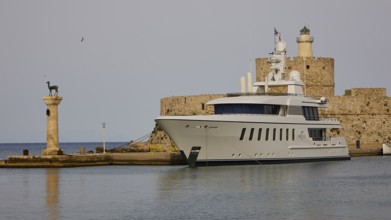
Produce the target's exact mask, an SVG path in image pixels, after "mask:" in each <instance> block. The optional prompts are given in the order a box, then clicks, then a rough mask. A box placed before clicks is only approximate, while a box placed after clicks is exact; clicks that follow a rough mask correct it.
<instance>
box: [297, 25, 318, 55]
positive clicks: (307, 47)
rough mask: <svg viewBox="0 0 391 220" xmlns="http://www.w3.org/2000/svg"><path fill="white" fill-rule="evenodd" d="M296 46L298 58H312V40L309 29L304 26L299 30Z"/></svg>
mask: <svg viewBox="0 0 391 220" xmlns="http://www.w3.org/2000/svg"><path fill="white" fill-rule="evenodd" d="M296 42H297V45H298V55H297V56H299V57H313V55H312V42H314V38H313V37H311V36H310V29H308V28H307V27H306V26H304V27H303V29H301V30H300V37H297V38H296Z"/></svg>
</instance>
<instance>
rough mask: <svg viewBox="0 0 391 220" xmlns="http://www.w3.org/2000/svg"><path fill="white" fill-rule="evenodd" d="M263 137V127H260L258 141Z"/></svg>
mask: <svg viewBox="0 0 391 220" xmlns="http://www.w3.org/2000/svg"><path fill="white" fill-rule="evenodd" d="M261 137H262V128H260V129H258V141H260V140H261Z"/></svg>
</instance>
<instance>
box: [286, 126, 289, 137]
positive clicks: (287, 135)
mask: <svg viewBox="0 0 391 220" xmlns="http://www.w3.org/2000/svg"><path fill="white" fill-rule="evenodd" d="M286 140H289V128H287V129H286Z"/></svg>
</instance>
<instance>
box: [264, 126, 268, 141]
mask: <svg viewBox="0 0 391 220" xmlns="http://www.w3.org/2000/svg"><path fill="white" fill-rule="evenodd" d="M265 140H266V141H268V140H269V128H266V135H265Z"/></svg>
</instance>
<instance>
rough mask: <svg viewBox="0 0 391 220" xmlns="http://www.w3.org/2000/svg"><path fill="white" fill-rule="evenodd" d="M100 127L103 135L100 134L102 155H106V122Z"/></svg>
mask: <svg viewBox="0 0 391 220" xmlns="http://www.w3.org/2000/svg"><path fill="white" fill-rule="evenodd" d="M102 126H103V133H102V139H103V153H106V122H103V123H102Z"/></svg>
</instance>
